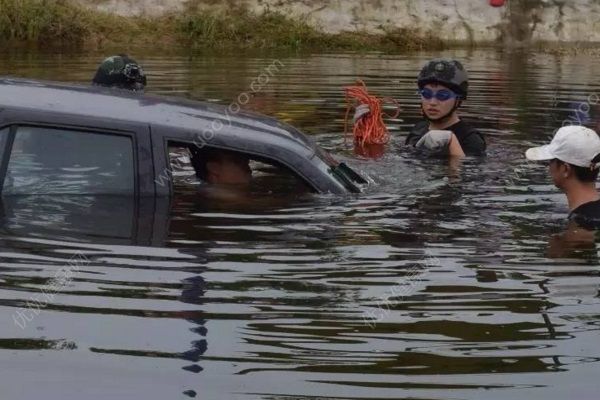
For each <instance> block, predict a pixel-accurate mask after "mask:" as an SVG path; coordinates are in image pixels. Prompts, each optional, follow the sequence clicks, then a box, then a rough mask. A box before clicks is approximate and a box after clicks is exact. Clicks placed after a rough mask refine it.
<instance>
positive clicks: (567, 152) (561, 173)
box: [525, 125, 600, 191]
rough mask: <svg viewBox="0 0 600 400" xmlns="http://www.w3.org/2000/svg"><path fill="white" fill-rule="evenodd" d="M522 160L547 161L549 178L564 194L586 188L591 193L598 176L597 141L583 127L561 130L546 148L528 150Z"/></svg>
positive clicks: (599, 152)
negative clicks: (548, 163)
mask: <svg viewBox="0 0 600 400" xmlns="http://www.w3.org/2000/svg"><path fill="white" fill-rule="evenodd" d="M525 157H527V159H529V160H532V161H550V175H551V176H552V181H553V182H554V184H555V185H556V186H557V187H558V188H559V189H562V190H564V191H568V190H569V189H570V188H571V187H574V186H576V185H587V186H590V187H593V189H594V190H595V182H596V180H597V179H598V172H600V137H599V136H598V134H597V133H596V132H595V131H593V130H592V129H589V128H586V127H584V126H578V125H574V126H565V127H562V128H560V129H559V130H558V131H557V132H556V134H555V135H554V138H552V141H551V142H550V144H547V145H545V146H540V147H533V148H531V149H528V150H527V152H526V153H525Z"/></svg>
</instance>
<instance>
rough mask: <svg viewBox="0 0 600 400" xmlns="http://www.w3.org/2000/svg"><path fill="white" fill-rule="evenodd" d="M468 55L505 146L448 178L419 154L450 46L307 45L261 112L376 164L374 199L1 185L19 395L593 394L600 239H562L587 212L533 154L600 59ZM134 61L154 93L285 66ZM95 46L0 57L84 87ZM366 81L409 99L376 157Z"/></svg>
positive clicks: (481, 100)
mask: <svg viewBox="0 0 600 400" xmlns="http://www.w3.org/2000/svg"><path fill="white" fill-rule="evenodd" d="M449 55H452V56H457V57H459V58H462V59H465V60H466V62H465V63H466V64H467V65H468V66H469V69H470V70H471V72H472V74H471V75H472V77H473V79H472V82H473V84H472V87H473V89H472V93H473V96H472V97H471V99H470V100H469V103H468V104H467V105H466V109H465V115H466V117H467V118H468V119H471V120H475V121H477V124H476V125H477V126H481V127H482V128H483V130H484V131H485V132H486V134H487V135H488V139H489V140H488V142H489V145H490V150H489V154H488V157H487V159H485V160H471V159H468V160H465V162H463V163H462V164H461V165H458V166H455V168H454V169H453V170H449V165H447V164H444V163H440V162H439V160H438V161H435V160H421V159H417V158H415V157H413V156H412V155H411V154H410V153H408V152H405V151H404V150H403V149H402V142H403V138H404V137H403V135H404V133H405V132H406V131H407V128H408V126H410V125H411V124H412V123H414V122H416V121H417V120H418V119H419V118H420V116H419V113H418V107H417V106H418V99H416V98H415V95H414V86H413V85H414V79H415V75H416V71H418V68H419V66H420V65H421V64H422V62H423V61H424V60H425V59H428V58H430V56H431V54H417V55H409V56H406V57H404V56H403V57H391V56H383V55H374V54H371V55H365V56H360V57H358V56H354V55H314V56H294V55H292V56H286V57H282V62H283V63H284V64H285V65H286V68H285V69H284V70H282V71H281V73H280V75H278V76H277V77H276V78H274V79H273V81H272V82H271V83H270V84H269V85H268V86H267V87H266V88H265V91H264V92H261V93H258V94H257V95H256V96H255V97H254V98H253V100H252V102H251V104H250V106H251V107H253V108H255V109H258V110H260V111H263V112H266V113H269V114H272V115H276V116H278V117H280V118H282V119H285V120H286V121H290V122H292V123H293V124H295V125H298V126H300V127H301V128H303V129H304V130H306V131H308V132H310V133H313V134H315V136H316V138H317V140H318V142H319V143H320V144H322V145H323V146H325V147H327V148H329V149H332V150H333V151H334V152H335V153H336V155H337V156H338V157H340V158H342V159H345V160H347V161H348V162H349V163H351V164H352V165H356V166H357V167H358V168H359V169H360V170H361V171H363V172H364V173H365V174H366V175H368V176H369V177H370V178H371V180H372V181H373V184H372V185H371V187H370V188H369V190H368V192H367V193H365V194H364V195H361V196H357V197H347V198H334V197H330V196H310V195H309V196H306V197H302V198H295V197H292V196H279V197H278V196H274V197H266V198H265V197H263V198H250V199H247V200H245V201H244V202H242V203H240V202H237V203H233V204H225V203H223V202H214V201H207V200H206V199H204V198H202V196H199V195H198V193H195V192H193V191H189V192H185V193H182V194H181V195H179V196H176V197H175V198H173V199H170V200H169V199H147V198H140V199H134V198H128V197H110V196H107V197H102V196H100V197H89V196H71V197H69V196H63V197H39V196H37V197H5V198H3V199H2V204H1V210H0V212H1V213H0V216H1V218H0V315H1V316H2V318H5V319H4V323H3V324H0V362H3V363H4V365H6V366H9V367H7V368H5V369H4V370H3V372H2V374H0V383H2V395H3V398H7V399H13V398H23V397H26V398H33V397H35V396H40V397H41V396H44V397H46V398H79V397H81V393H85V395H86V398H88V399H104V398H106V397H114V398H131V397H146V398H157V399H159V398H161V399H162V398H169V399H170V398H189V397H193V396H196V397H198V398H207V399H213V398H243V399H258V398H263V399H265V398H268V399H292V398H293V399H316V398H338V399H339V398H351V399H375V398H436V399H442V398H443V399H446V398H465V399H467V398H468V399H478V398H481V397H482V393H483V392H482V389H485V397H486V398H489V399H505V398H507V397H516V398H521V397H528V398H544V399H562V398H567V397H572V396H573V395H579V397H582V398H593V397H594V395H595V393H596V392H597V384H596V383H595V377H596V376H597V375H598V372H600V370H599V368H600V363H599V362H598V359H599V357H600V354H599V352H598V349H597V346H596V344H597V334H598V326H599V321H600V316H599V315H598V312H597V308H598V299H599V292H598V288H599V285H600V280H599V275H598V264H599V263H598V244H597V243H596V244H593V245H591V246H589V245H588V246H587V247H585V248H569V247H568V246H565V245H564V243H558V245H557V246H556V245H555V243H553V240H554V239H553V238H554V237H555V236H554V235H555V234H559V233H563V232H564V231H565V230H566V229H567V224H566V221H565V216H566V214H567V209H566V205H565V203H564V199H563V197H562V195H561V194H559V193H558V191H557V190H556V189H555V188H554V187H552V185H551V183H550V182H549V180H548V178H547V174H546V171H545V170H544V168H543V167H542V166H539V167H538V166H536V165H532V164H526V163H524V159H523V151H524V150H525V149H526V148H527V147H529V146H530V145H532V144H537V143H542V142H546V141H547V137H548V136H549V135H551V134H552V131H553V130H554V128H556V127H557V126H558V125H560V124H557V119H558V120H561V119H562V118H568V117H569V116H572V115H573V114H572V107H571V103H572V102H582V101H584V102H585V101H586V99H587V98H588V97H589V96H590V95H592V94H594V93H598V92H600V86H598V84H596V83H594V82H595V81H594V79H593V78H594V68H593V66H594V65H595V60H593V59H589V58H585V57H584V56H577V57H573V58H560V57H555V56H551V55H545V54H533V53H532V54H527V55H524V54H516V55H508V54H501V53H496V52H472V53H470V52H461V53H453V54H449ZM136 56H137V54H136ZM137 58H138V59H140V61H141V62H142V63H143V64H144V66H146V69H147V70H148V71H149V74H150V78H151V79H150V80H149V86H150V87H149V88H150V91H154V92H160V93H170V94H180V95H184V96H189V97H193V98H204V99H209V100H211V101H215V102H220V103H223V104H227V103H228V102H230V101H232V99H234V98H235V96H236V95H237V94H239V93H240V92H241V91H243V90H245V87H246V85H248V84H249V83H250V82H251V81H252V79H253V78H254V77H255V76H256V74H257V73H259V72H260V71H261V68H263V67H264V65H268V64H269V62H270V61H271V58H270V57H254V56H253V57H228V56H218V57H215V56H205V57H201V56H194V57H184V56H170V57H164V56H160V55H153V54H152V53H150V52H149V53H148V54H147V55H146V57H144V56H138V57H137ZM97 60H98V57H97V56H95V55H77V56H75V57H71V58H70V64H69V65H71V66H74V67H73V68H63V67H64V66H65V61H64V60H62V59H60V57H58V56H40V55H38V56H37V57H36V56H27V57H25V56H21V58H19V56H11V57H10V60H9V61H8V62H6V63H3V64H0V65H2V66H0V68H2V69H3V71H4V72H11V73H18V74H19V75H25V76H30V77H47V78H48V77H56V76H57V75H58V73H57V71H61V72H64V73H63V74H62V75H60V77H61V79H64V80H68V81H78V82H85V81H87V79H88V78H89V77H91V75H90V74H91V72H90V73H88V70H89V71H93V69H94V68H95V66H96V64H97ZM356 76H361V77H363V78H365V79H366V81H367V84H369V87H370V89H371V90H372V91H373V92H375V93H379V94H381V95H385V96H393V97H396V98H399V99H400V100H401V102H402V104H403V107H404V112H403V115H402V116H401V117H402V119H403V120H404V121H391V122H390V126H391V128H392V132H393V135H394V139H393V141H392V143H390V144H389V145H388V146H387V147H386V149H385V152H384V153H383V154H382V156H381V157H380V158H378V159H376V160H370V159H366V158H363V157H359V156H356V155H354V154H353V149H351V148H345V147H344V145H343V138H342V136H341V130H342V126H343V124H342V120H341V118H342V117H341V116H342V115H343V111H344V107H345V104H344V100H343V92H342V87H343V86H344V85H346V84H348V83H351V82H352V81H353V79H354V78H355V77H356ZM587 117H589V118H590V123H597V122H598V121H597V118H598V114H596V113H595V111H594V109H592V110H591V111H590V112H589V113H588V114H587ZM553 246H554V247H553ZM553 249H558V250H560V251H561V252H562V253H561V254H560V257H557V258H552V257H549V256H550V255H552V254H550V253H551V251H552V250H553ZM77 254H81V255H83V256H85V259H86V260H87V262H86V263H85V265H81V266H80V268H79V271H78V272H77V273H76V274H75V275H74V276H73V279H72V280H71V281H70V282H68V284H67V285H65V286H64V287H63V288H62V290H61V291H60V292H58V293H56V295H55V296H54V297H53V298H52V299H51V300H50V301H48V302H47V304H46V305H45V306H44V308H43V310H40V312H39V314H38V315H36V316H35V318H32V320H31V321H28V322H27V326H26V327H25V329H21V328H19V327H18V326H17V325H15V323H13V320H12V317H13V315H14V313H15V311H16V310H19V309H26V308H27V307H28V303H27V302H28V301H30V298H31V297H32V296H37V295H40V293H42V291H41V289H43V288H44V287H45V286H46V285H48V283H49V282H51V280H52V279H53V277H54V274H55V272H56V271H57V270H58V269H59V268H61V267H63V266H65V265H68V263H69V261H70V260H71V259H72V258H73V257H74V256H75V255H77ZM433 260H436V261H435V262H434V261H433ZM373 316H375V317H376V319H375V320H374V319H373V318H372V317H373ZM39 381H43V382H45V383H44V385H34V384H31V382H39Z"/></svg>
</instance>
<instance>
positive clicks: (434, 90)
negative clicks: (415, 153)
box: [406, 59, 486, 157]
mask: <svg viewBox="0 0 600 400" xmlns="http://www.w3.org/2000/svg"><path fill="white" fill-rule="evenodd" d="M417 85H418V87H419V95H420V96H421V111H422V113H423V116H424V117H425V121H422V122H419V123H417V124H416V125H415V126H414V127H413V129H412V130H411V132H410V133H409V135H408V137H407V138H406V144H407V145H412V146H414V147H416V148H418V149H422V150H426V151H428V152H430V153H433V154H443V155H449V156H459V157H460V156H465V155H484V154H485V150H486V143H485V139H484V137H483V135H482V134H481V133H480V132H478V131H477V130H476V129H475V128H473V127H471V126H470V125H469V124H467V123H466V122H464V121H462V120H461V119H460V118H459V116H458V108H459V107H460V106H461V104H462V102H463V101H465V100H466V99H467V94H468V90H469V79H468V75H467V71H466V70H465V68H464V67H463V66H462V64H461V63H460V62H458V61H455V60H445V59H435V60H431V61H429V62H428V63H427V64H425V66H424V67H423V69H422V70H421V72H420V73H419V76H418V78H417Z"/></svg>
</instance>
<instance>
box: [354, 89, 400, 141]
mask: <svg viewBox="0 0 600 400" xmlns="http://www.w3.org/2000/svg"><path fill="white" fill-rule="evenodd" d="M356 84H357V86H349V87H347V88H345V89H344V91H345V92H346V102H347V103H348V106H347V108H346V119H345V121H344V138H345V139H346V138H347V137H348V133H349V132H348V118H350V112H351V111H352V109H353V108H356V107H357V106H359V105H361V104H366V105H368V106H369V111H370V112H369V114H367V115H365V116H364V117H362V118H360V119H359V120H358V121H356V123H355V124H354V127H353V129H352V132H353V134H354V143H355V144H357V145H359V146H364V145H366V144H367V145H368V144H385V143H387V142H388V141H389V140H390V134H389V132H388V129H387V127H386V126H385V123H384V122H383V117H384V116H386V117H388V118H396V117H397V116H398V114H400V104H398V102H397V101H396V100H394V99H392V98H382V99H379V98H377V97H375V96H372V95H370V94H369V91H368V90H367V86H366V85H365V83H364V82H363V81H362V80H360V79H358V80H357V81H356ZM384 102H390V103H393V104H395V105H396V106H397V110H396V112H395V113H394V114H392V115H388V114H384V112H383V104H384Z"/></svg>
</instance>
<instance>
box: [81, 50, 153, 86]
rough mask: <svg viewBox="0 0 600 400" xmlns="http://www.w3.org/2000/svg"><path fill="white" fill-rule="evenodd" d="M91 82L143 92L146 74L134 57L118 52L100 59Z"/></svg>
mask: <svg viewBox="0 0 600 400" xmlns="http://www.w3.org/2000/svg"><path fill="white" fill-rule="evenodd" d="M92 84H93V85H97V86H106V87H117V88H121V89H127V90H131V91H139V92H143V91H144V88H145V87H146V74H145V73H144V70H143V69H142V67H141V66H140V65H139V64H138V63H137V62H136V61H135V60H134V59H132V58H129V57H128V56H127V55H126V54H119V55H117V56H111V57H108V58H106V59H105V60H104V61H102V63H101V64H100V66H99V67H98V70H97V71H96V75H94V79H93V80H92Z"/></svg>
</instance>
